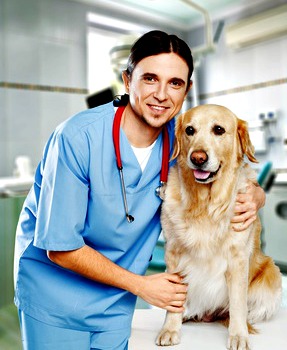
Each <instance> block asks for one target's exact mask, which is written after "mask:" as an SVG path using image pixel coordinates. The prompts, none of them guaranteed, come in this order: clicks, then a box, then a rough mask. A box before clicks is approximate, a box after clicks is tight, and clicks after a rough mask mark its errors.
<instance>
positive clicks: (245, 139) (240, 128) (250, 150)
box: [237, 119, 258, 163]
mask: <svg viewBox="0 0 287 350" xmlns="http://www.w3.org/2000/svg"><path fill="white" fill-rule="evenodd" d="M237 133H238V137H239V141H240V144H241V149H242V152H243V154H246V156H247V157H248V159H249V160H250V162H253V163H258V160H257V159H256V158H255V157H254V147H253V145H252V143H251V140H250V137H249V133H248V126H247V123H246V122H245V121H244V120H241V119H238V124H237Z"/></svg>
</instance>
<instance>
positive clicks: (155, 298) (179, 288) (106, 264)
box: [47, 245, 187, 312]
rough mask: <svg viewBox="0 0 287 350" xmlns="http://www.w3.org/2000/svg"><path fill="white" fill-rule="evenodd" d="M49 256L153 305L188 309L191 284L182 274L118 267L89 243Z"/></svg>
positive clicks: (181, 310)
mask: <svg viewBox="0 0 287 350" xmlns="http://www.w3.org/2000/svg"><path fill="white" fill-rule="evenodd" d="M47 255H48V257H49V259H50V260H51V261H53V262H54V263H56V264H57V265H60V266H61V267H63V268H66V269H69V270H71V271H74V272H76V273H78V274H80V275H82V276H84V277H86V278H89V279H91V280H94V281H97V282H100V283H104V284H107V285H110V286H113V287H117V288H121V289H124V290H127V291H129V292H131V293H132V294H135V295H137V296H140V297H141V298H142V299H144V300H145V301H147V302H148V303H150V304H152V305H155V306H158V307H160V308H163V309H166V310H168V311H171V312H183V310H184V309H183V304H184V301H185V298H186V292H187V287H186V285H184V284H182V281H181V277H180V276H178V275H175V274H168V273H161V274H155V275H150V276H140V275H137V274H134V273H132V272H130V271H128V270H126V269H124V268H122V267H120V266H118V265H117V264H115V263H113V262H112V261H111V260H109V259H108V258H106V257H105V256H104V255H102V254H100V253H99V252H98V251H96V250H94V249H93V248H91V247H89V246H87V245H85V246H83V247H82V248H79V249H76V250H72V251H66V252H58V251H48V252H47Z"/></svg>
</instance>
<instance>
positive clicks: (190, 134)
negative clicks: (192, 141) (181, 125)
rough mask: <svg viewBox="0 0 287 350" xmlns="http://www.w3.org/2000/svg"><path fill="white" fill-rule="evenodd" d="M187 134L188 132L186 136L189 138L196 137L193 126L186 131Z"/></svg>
mask: <svg viewBox="0 0 287 350" xmlns="http://www.w3.org/2000/svg"><path fill="white" fill-rule="evenodd" d="M185 132H186V135H188V136H193V135H194V132H195V130H194V128H193V127H192V126H188V127H187V128H186V129H185Z"/></svg>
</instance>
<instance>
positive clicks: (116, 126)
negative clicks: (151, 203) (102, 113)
mask: <svg viewBox="0 0 287 350" xmlns="http://www.w3.org/2000/svg"><path fill="white" fill-rule="evenodd" d="M124 109H125V107H124V106H119V107H118V109H117V111H116V114H115V118H114V122H113V142H114V148H115V155H116V162H117V167H118V170H119V174H120V180H121V188H122V194H123V201H124V208H125V213H126V218H127V220H128V222H130V223H131V222H133V221H134V217H133V216H132V215H130V214H129V210H128V203H127V195H126V189H125V182H124V175H123V165H122V160H121V151H120V126H121V119H122V115H123V111H124ZM168 163H169V135H168V130H167V126H166V125H165V126H164V128H163V147H162V161H161V171H160V182H159V186H158V187H157V188H156V190H155V194H156V195H157V196H158V197H160V198H161V199H163V198H164V190H165V186H166V182H167V176H168Z"/></svg>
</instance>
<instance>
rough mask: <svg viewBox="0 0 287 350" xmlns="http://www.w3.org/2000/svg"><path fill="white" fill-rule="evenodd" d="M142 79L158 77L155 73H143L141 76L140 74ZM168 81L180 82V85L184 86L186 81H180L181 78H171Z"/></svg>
mask: <svg viewBox="0 0 287 350" xmlns="http://www.w3.org/2000/svg"><path fill="white" fill-rule="evenodd" d="M142 77H143V78H145V77H152V78H157V77H158V75H157V74H155V73H149V72H145V73H143V74H142ZM169 80H170V81H172V80H176V81H178V82H181V83H183V84H185V83H186V81H185V80H184V79H182V78H178V77H172V78H170V79H169Z"/></svg>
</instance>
